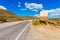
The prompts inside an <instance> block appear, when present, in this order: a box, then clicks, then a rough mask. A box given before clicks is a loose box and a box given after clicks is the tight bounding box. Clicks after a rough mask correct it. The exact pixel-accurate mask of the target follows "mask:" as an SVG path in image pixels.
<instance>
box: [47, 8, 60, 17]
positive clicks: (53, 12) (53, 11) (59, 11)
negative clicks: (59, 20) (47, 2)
mask: <svg viewBox="0 0 60 40" xmlns="http://www.w3.org/2000/svg"><path fill="white" fill-rule="evenodd" d="M47 11H48V13H50V14H51V15H53V16H55V15H60V8H56V9H51V10H47Z"/></svg>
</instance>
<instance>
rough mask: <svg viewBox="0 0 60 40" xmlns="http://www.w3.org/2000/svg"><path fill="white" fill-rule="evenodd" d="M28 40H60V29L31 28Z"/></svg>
mask: <svg viewBox="0 0 60 40" xmlns="http://www.w3.org/2000/svg"><path fill="white" fill-rule="evenodd" d="M27 40H60V29H55V28H54V29H53V30H52V29H49V28H46V27H37V26H31V27H30V30H29V33H28V36H27Z"/></svg>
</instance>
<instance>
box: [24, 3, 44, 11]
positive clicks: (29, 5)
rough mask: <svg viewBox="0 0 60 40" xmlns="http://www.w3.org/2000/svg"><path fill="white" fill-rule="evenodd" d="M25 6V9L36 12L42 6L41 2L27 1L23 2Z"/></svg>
mask: <svg viewBox="0 0 60 40" xmlns="http://www.w3.org/2000/svg"><path fill="white" fill-rule="evenodd" d="M25 7H26V8H27V9H30V10H32V11H35V12H37V11H38V10H41V9H42V8H43V6H42V4H36V3H27V2H25Z"/></svg>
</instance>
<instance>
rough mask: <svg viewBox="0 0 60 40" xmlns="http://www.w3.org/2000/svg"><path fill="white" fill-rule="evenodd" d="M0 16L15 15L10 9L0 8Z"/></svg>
mask: <svg viewBox="0 0 60 40" xmlns="http://www.w3.org/2000/svg"><path fill="white" fill-rule="evenodd" d="M0 16H4V17H9V16H16V15H15V14H14V13H12V12H10V11H7V10H3V9H0Z"/></svg>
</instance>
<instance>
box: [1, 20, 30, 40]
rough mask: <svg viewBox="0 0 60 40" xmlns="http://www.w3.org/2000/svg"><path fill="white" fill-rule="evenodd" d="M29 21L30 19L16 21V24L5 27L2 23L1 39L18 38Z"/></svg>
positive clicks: (12, 39)
mask: <svg viewBox="0 0 60 40" xmlns="http://www.w3.org/2000/svg"><path fill="white" fill-rule="evenodd" d="M29 22H30V21H24V22H21V23H17V24H16V23H15V25H12V26H9V27H5V28H3V27H2V26H1V25H0V40H16V38H17V36H18V35H19V33H20V32H21V31H22V30H23V29H24V28H25V27H26V25H27V24H28V23H29ZM7 25H8V24H7ZM19 40H20V39H19Z"/></svg>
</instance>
